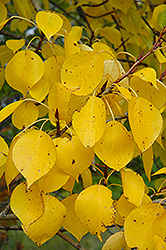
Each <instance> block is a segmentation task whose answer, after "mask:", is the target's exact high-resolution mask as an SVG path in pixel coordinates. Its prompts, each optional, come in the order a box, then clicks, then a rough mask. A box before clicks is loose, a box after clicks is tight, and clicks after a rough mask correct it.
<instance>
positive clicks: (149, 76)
mask: <svg viewBox="0 0 166 250" xmlns="http://www.w3.org/2000/svg"><path fill="white" fill-rule="evenodd" d="M134 77H138V78H140V79H141V80H143V81H145V82H147V83H149V84H150V85H153V86H154V87H155V88H156V89H158V88H157V84H156V71H155V70H154V69H153V68H148V67H146V68H143V69H141V70H139V71H137V72H135V73H134V74H133V75H132V78H133V79H132V78H131V79H132V81H134Z"/></svg>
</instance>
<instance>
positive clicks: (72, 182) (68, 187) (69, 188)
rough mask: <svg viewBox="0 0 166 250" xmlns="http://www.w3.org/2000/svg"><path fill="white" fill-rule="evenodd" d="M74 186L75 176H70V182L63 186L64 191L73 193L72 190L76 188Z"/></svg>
mask: <svg viewBox="0 0 166 250" xmlns="http://www.w3.org/2000/svg"><path fill="white" fill-rule="evenodd" d="M74 184H75V178H74V177H73V176H70V177H69V179H68V181H67V182H66V183H65V185H63V189H65V190H67V191H69V192H70V193H72V190H73V188H74Z"/></svg>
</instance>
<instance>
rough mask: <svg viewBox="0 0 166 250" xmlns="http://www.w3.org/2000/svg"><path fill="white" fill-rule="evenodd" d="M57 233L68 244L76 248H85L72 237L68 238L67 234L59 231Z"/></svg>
mask: <svg viewBox="0 0 166 250" xmlns="http://www.w3.org/2000/svg"><path fill="white" fill-rule="evenodd" d="M57 235H58V236H59V237H61V238H62V239H63V240H65V241H66V242H67V243H69V244H70V245H72V246H73V247H75V248H76V249H78V250H85V249H84V248H83V247H82V246H81V245H80V244H79V243H77V242H75V241H73V240H72V239H70V238H69V237H68V236H66V235H65V234H63V233H61V232H60V231H59V232H58V233H57Z"/></svg>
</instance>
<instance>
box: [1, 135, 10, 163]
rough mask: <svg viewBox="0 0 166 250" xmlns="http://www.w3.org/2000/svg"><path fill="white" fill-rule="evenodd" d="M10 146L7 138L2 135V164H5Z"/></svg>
mask: <svg viewBox="0 0 166 250" xmlns="http://www.w3.org/2000/svg"><path fill="white" fill-rule="evenodd" d="M8 152H9V148H8V145H7V143H6V142H5V140H4V139H3V138H2V137H1V136H0V166H2V165H4V164H5V162H6V160H7V156H8Z"/></svg>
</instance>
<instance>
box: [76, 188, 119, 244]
mask: <svg viewBox="0 0 166 250" xmlns="http://www.w3.org/2000/svg"><path fill="white" fill-rule="evenodd" d="M111 197H112V192H111V190H110V189H109V188H107V187H105V186H102V185H93V186H91V187H88V188H86V189H84V190H83V191H82V192H81V193H80V194H79V195H78V198H77V199H76V202H75V212H76V215H77V216H78V218H79V220H80V221H81V223H82V224H83V225H84V226H85V227H86V228H87V229H88V231H89V232H90V233H92V234H94V235H97V237H98V238H99V239H100V240H101V241H102V238H101V232H105V231H106V230H107V228H106V227H107V226H111V225H112V224H113V223H114V219H115V209H114V207H113V200H112V198H111Z"/></svg>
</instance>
